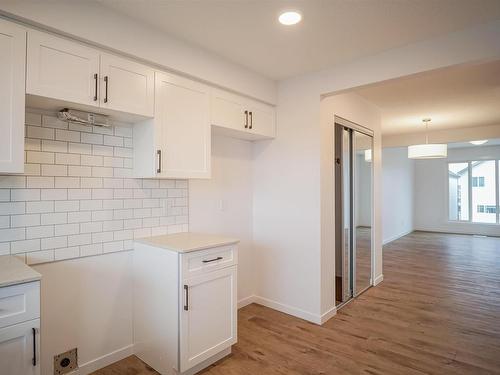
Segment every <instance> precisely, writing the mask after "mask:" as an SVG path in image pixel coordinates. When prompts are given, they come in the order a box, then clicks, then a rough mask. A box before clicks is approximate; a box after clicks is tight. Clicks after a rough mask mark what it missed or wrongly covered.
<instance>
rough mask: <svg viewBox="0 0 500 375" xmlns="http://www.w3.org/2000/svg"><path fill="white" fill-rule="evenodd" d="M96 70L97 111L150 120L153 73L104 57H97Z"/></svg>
mask: <svg viewBox="0 0 500 375" xmlns="http://www.w3.org/2000/svg"><path fill="white" fill-rule="evenodd" d="M100 67H101V69H100V76H101V84H100V87H101V90H100V92H101V95H100V106H101V107H103V108H108V109H113V110H116V111H121V112H127V113H134V114H137V115H142V116H146V117H153V113H154V70H153V69H151V68H149V67H147V66H145V65H142V64H139V63H136V62H134V61H130V60H127V59H124V58H121V57H117V56H113V55H108V54H101V64H100Z"/></svg>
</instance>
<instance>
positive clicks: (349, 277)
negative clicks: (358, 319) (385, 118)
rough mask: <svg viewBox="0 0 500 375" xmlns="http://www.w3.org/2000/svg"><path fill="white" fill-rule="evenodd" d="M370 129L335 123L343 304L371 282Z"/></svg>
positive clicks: (338, 294)
mask: <svg viewBox="0 0 500 375" xmlns="http://www.w3.org/2000/svg"><path fill="white" fill-rule="evenodd" d="M372 149H373V135H372V133H371V131H370V130H368V129H365V128H363V127H361V126H359V125H356V124H353V123H351V122H349V121H346V120H344V119H336V123H335V276H336V277H335V300H336V305H337V306H339V305H342V304H344V303H346V302H348V301H350V300H351V299H352V298H353V297H356V296H358V295H359V294H361V293H363V292H364V291H365V290H366V289H368V288H369V287H370V286H371V285H372V261H373V260H372V259H373V257H372V233H373V231H372V205H373V200H372Z"/></svg>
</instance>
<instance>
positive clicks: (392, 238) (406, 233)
mask: <svg viewBox="0 0 500 375" xmlns="http://www.w3.org/2000/svg"><path fill="white" fill-rule="evenodd" d="M414 231H415V229H410V230H409V231H406V232H403V233H399V234H396V235H395V236H392V237H389V238H387V239H385V240H383V241H382V245H387V244H388V243H390V242H392V241H396V240H397V239H399V238H401V237H404V236H406V235H408V234H410V233H413V232H414Z"/></svg>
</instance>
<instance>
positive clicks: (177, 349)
mask: <svg viewBox="0 0 500 375" xmlns="http://www.w3.org/2000/svg"><path fill="white" fill-rule="evenodd" d="M183 237H185V238H186V239H185V240H184V239H183ZM158 239H159V240H158ZM172 239H173V240H172ZM179 239H180V240H181V241H178V240H179ZM198 239H200V241H198ZM176 241H177V245H179V246H176V245H175V242H176ZM181 242H183V243H185V244H186V245H183V244H181ZM194 242H197V243H198V244H200V243H204V245H203V246H198V245H197V246H198V247H194V246H192V245H193V243H194ZM236 242H237V241H236ZM236 242H235V240H232V239H227V240H226V239H221V238H220V237H215V236H206V235H196V234H191V233H179V234H175V235H168V236H159V237H152V238H151V239H143V240H139V242H137V243H136V244H135V250H134V314H133V315H134V350H135V354H136V355H137V356H138V357H139V358H141V359H142V360H143V361H144V362H146V363H147V364H149V365H150V366H151V367H153V368H154V369H155V370H156V371H158V372H160V373H161V374H167V375H173V374H193V373H195V372H197V371H200V370H201V369H203V368H204V367H207V366H208V365H210V364H211V363H213V362H215V361H217V360H219V359H220V358H222V357H224V356H225V355H227V354H229V353H230V351H231V346H232V345H233V344H235V343H236V341H237V247H236ZM172 244H174V246H171V245H172ZM207 246H208V248H207ZM199 247H202V248H203V249H200V250H199Z"/></svg>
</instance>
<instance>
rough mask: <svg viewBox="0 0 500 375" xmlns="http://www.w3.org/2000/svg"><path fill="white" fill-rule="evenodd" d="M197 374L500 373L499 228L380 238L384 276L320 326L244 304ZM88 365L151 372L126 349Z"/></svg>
mask: <svg viewBox="0 0 500 375" xmlns="http://www.w3.org/2000/svg"><path fill="white" fill-rule="evenodd" d="M238 329H239V332H238V344H237V345H235V346H234V347H233V353H232V355H231V356H229V357H227V358H225V359H223V360H221V361H219V362H218V363H216V364H215V365H213V366H211V367H210V368H208V369H206V370H205V371H203V372H202V374H203V375H256V374H290V375H298V374H317V375H319V374H332V375H343V374H371V375H392V374H394V375H402V374H411V375H417V374H436V375H444V374H468V375H480V374H500V238H478V237H472V236H461V235H448V234H436V233H423V232H414V233H412V234H410V235H408V236H405V237H403V238H401V239H399V240H397V241H394V242H392V243H390V244H389V245H387V246H385V247H384V282H383V283H382V284H380V285H379V286H378V287H376V288H371V289H369V290H368V291H367V292H365V293H364V294H362V295H361V296H360V297H359V298H358V299H356V300H354V301H353V302H351V303H349V304H348V305H346V306H345V307H343V308H342V309H341V310H340V311H339V312H338V313H337V315H336V316H335V317H334V318H332V319H330V320H329V321H328V322H327V323H325V324H324V325H323V326H317V325H314V324H311V323H308V322H305V321H303V320H301V319H298V318H294V317H291V316H289V315H286V314H282V313H280V312H277V311H274V310H271V309H268V308H266V307H263V306H259V305H255V304H253V305H249V306H247V307H245V308H243V309H241V310H240V311H239V324H238ZM94 374H95V375H97V374H99V375H112V374H113V375H114V374H126V375H138V374H141V375H142V374H155V372H154V371H153V370H151V369H148V368H147V367H146V366H145V365H144V364H143V363H142V362H141V361H140V360H138V359H137V358H136V357H129V358H126V359H125V360H123V361H120V362H117V363H115V364H113V365H111V366H108V367H107V368H104V369H102V370H99V371H97V372H96V373H94Z"/></svg>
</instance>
